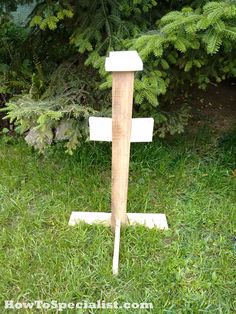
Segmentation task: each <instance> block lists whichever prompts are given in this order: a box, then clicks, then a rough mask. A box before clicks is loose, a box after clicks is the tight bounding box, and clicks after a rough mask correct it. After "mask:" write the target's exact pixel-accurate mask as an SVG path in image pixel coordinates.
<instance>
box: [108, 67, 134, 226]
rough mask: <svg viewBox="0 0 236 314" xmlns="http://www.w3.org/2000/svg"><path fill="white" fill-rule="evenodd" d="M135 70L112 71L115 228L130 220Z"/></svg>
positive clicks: (113, 211) (113, 223)
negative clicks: (117, 223) (128, 205)
mask: <svg viewBox="0 0 236 314" xmlns="http://www.w3.org/2000/svg"><path fill="white" fill-rule="evenodd" d="M133 85H134V72H113V73H112V222H111V223H112V229H113V230H114V229H115V221H116V220H117V219H119V220H120V221H121V223H122V224H124V223H126V221H127V215H126V207H127V192H128V175H129V157H130V136H131V118H132V107H133Z"/></svg>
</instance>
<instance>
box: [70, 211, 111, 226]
mask: <svg viewBox="0 0 236 314" xmlns="http://www.w3.org/2000/svg"><path fill="white" fill-rule="evenodd" d="M81 221H83V222H86V223H87V224H89V225H91V224H96V223H97V224H102V225H107V226H110V224H111V213H104V212H102V213H101V212H72V213H71V216H70V220H69V226H74V225H76V224H78V223H80V222H81Z"/></svg>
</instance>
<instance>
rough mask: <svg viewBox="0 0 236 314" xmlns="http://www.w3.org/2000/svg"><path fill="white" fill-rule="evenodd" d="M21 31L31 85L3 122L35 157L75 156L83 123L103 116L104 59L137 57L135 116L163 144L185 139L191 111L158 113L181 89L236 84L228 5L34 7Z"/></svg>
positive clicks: (235, 7)
mask: <svg viewBox="0 0 236 314" xmlns="http://www.w3.org/2000/svg"><path fill="white" fill-rule="evenodd" d="M15 2H17V1H15ZM26 2H27V1H26ZM28 2H30V1H28ZM28 27H29V28H30V31H28V39H27V40H28V41H27V40H26V43H27V42H28V43H30V47H31V48H32V51H31V55H33V58H32V60H31V61H30V62H29V63H30V64H32V74H31V87H30V88H29V90H28V93H25V90H24V92H23V93H22V94H21V95H17V96H16V97H14V98H13V99H11V101H10V102H9V104H8V107H7V116H8V117H9V118H10V119H11V120H12V121H15V124H16V125H17V130H19V131H20V132H21V133H23V134H25V136H26V140H27V141H28V143H29V144H31V145H33V146H35V147H37V148H39V149H40V150H41V151H43V150H44V149H45V147H47V145H50V144H51V143H53V142H55V141H65V147H66V150H67V151H68V152H69V153H72V151H73V149H75V148H76V147H77V146H78V144H79V143H80V142H81V141H83V140H84V139H86V137H87V134H88V132H87V119H88V116H89V115H93V114H96V115H108V114H109V112H110V107H111V99H110V93H109V89H110V87H111V76H110V75H109V74H108V73H106V72H105V70H104V61H105V57H106V55H107V54H108V52H109V51H113V50H133V49H135V50H137V51H138V53H139V54H140V55H141V57H142V60H143V62H144V71H143V72H138V73H136V77H135V98H134V109H135V115H137V116H153V117H154V119H155V128H156V134H158V135H159V136H161V137H164V136H165V135H166V134H167V133H170V134H174V133H176V132H178V133H180V132H183V130H184V126H185V125H186V124H187V121H188V118H189V113H188V108H187V107H186V106H184V105H183V106H182V108H181V109H180V110H178V111H175V112H173V111H172V112H168V110H166V109H165V107H166V104H169V103H174V102H175V99H176V97H178V96H180V95H182V94H184V93H186V87H188V86H191V85H197V86H198V87H200V88H203V89H205V88H206V87H207V85H208V83H209V82H210V81H216V82H220V81H221V80H224V79H226V78H228V77H235V76H236V49H235V48H236V3H235V1H232V0H224V1H192V3H189V1H171V2H170V1H163V2H156V1H155V0H132V1H127V0H122V1H112V0H94V1H84V0H82V1H73V0H70V1H69V0H64V1H55V2H54V1H37V4H36V7H35V9H34V10H33V12H32V14H31V16H30V21H29V23H28ZM32 43H33V44H32ZM43 48H44V49H45V50H46V52H45V53H44V52H42V49H43ZM0 53H1V51H0ZM0 70H1V64H0ZM57 83H58V84H57Z"/></svg>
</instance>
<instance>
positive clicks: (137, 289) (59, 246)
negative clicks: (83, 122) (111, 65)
mask: <svg viewBox="0 0 236 314" xmlns="http://www.w3.org/2000/svg"><path fill="white" fill-rule="evenodd" d="M226 142H227V143H229V140H227V141H226ZM218 143H220V144H218ZM227 145H228V146H227V148H225V147H224V141H221V142H217V141H215V140H213V139H211V138H210V137H209V136H204V132H202V133H201V134H198V135H197V136H195V137H194V138H190V139H188V138H183V137H181V136H179V137H175V138H173V139H172V140H171V141H164V142H161V141H155V142H153V143H151V144H133V145H132V156H131V163H130V182H129V203H128V210H129V211H130V212H163V213H165V214H166V215H167V219H168V223H169V227H170V229H169V230H168V231H165V232H162V231H159V230H153V229H152V230H148V229H145V228H144V227H136V228H134V227H127V228H124V229H123V230H122V234H121V250H120V273H119V276H118V277H113V276H112V274H111V264H112V253H113V235H112V232H111V230H110V229H109V228H106V227H103V226H96V225H94V226H88V225H85V224H82V225H78V226H76V227H69V226H68V220H69V217H70V213H71V211H72V210H80V211H110V167H111V165H110V155H111V148H110V144H101V143H96V144H93V143H88V144H84V145H83V146H82V147H81V148H80V149H79V150H78V151H77V152H76V153H75V154H74V155H73V156H72V157H70V156H67V155H65V154H64V153H63V151H62V150H61V149H50V150H49V151H48V152H47V153H46V155H45V156H44V157H42V156H39V155H38V154H36V153H34V152H32V150H31V149H30V148H29V147H27V146H26V144H25V143H24V142H23V141H13V143H6V141H4V140H3V139H2V140H1V142H0V226H1V233H0V244H1V251H0V274H1V277H2V278H1V280H0V298H1V301H0V307H1V310H0V313H5V312H6V310H4V300H14V301H26V302H28V301H29V302H30V301H32V300H39V299H40V300H44V301H51V300H57V301H58V302H79V301H81V300H89V301H90V302H96V300H99V299H100V300H105V301H107V302H113V301H119V302H120V303H122V302H125V301H127V302H152V303H153V306H154V309H153V310H152V313H169V314H170V313H181V314H182V313H223V314H227V313H235V312H236V303H235V296H236V293H235V269H234V267H235V257H236V255H235V252H234V242H233V238H234V236H235V235H236V228H235V221H236V217H235V216H236V214H235V212H236V211H235V209H236V205H235V204H236V202H235V201H236V193H235V191H236V189H235V187H236V185H235V177H234V176H233V170H234V169H235V168H236V165H235V149H234V148H233V144H232V145H229V144H227ZM234 147H235V146H234ZM19 312H27V313H34V312H36V310H35V311H34V312H30V310H28V311H27V310H25V311H19ZM41 312H42V313H43V312H44V311H43V310H41ZM45 312H46V310H45ZM70 312H73V310H71V311H69V310H68V313H70ZM74 312H75V311H74ZM74 312H73V313H74ZM102 312H109V313H133V312H136V313H148V312H150V311H147V310H140V311H139V310H136V311H135V310H124V309H123V310H121V309H120V310H110V311H108V310H107V311H106V310H103V311H102ZM63 313H67V312H66V311H64V312H63ZM77 313H100V310H90V312H89V310H87V312H86V310H84V312H82V311H80V312H79V310H78V311H77Z"/></svg>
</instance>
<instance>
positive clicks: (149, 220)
mask: <svg viewBox="0 0 236 314" xmlns="http://www.w3.org/2000/svg"><path fill="white" fill-rule="evenodd" d="M80 222H85V223H87V224H90V225H91V224H102V225H104V226H110V225H111V213H105V212H72V213H71V216H70V220H69V225H70V226H74V225H76V224H78V223H80ZM127 225H128V226H135V225H142V226H145V227H147V228H150V229H151V228H158V229H162V230H167V229H168V224H167V220H166V215H165V214H159V213H158V214H152V213H127Z"/></svg>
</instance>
